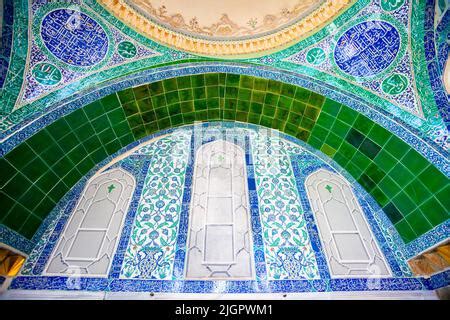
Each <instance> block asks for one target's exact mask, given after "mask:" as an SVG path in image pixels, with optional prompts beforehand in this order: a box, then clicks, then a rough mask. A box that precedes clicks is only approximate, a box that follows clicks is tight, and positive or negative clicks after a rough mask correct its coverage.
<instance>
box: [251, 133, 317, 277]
mask: <svg viewBox="0 0 450 320" xmlns="http://www.w3.org/2000/svg"><path fill="white" fill-rule="evenodd" d="M251 137H252V140H251V143H252V153H253V161H254V168H255V182H256V186H257V192H258V199H259V205H260V208H259V212H260V216H261V225H262V234H263V240H264V246H265V257H266V263H267V267H268V277H269V279H314V278H318V277H319V270H318V267H317V263H316V259H315V255H314V250H313V249H312V246H311V242H310V238H309V236H308V231H307V228H306V219H305V217H304V215H303V209H302V207H301V204H300V199H299V195H298V194H297V192H296V188H295V177H294V174H293V171H292V167H291V164H290V159H289V154H288V153H287V150H286V148H285V143H283V142H282V141H280V139H279V138H277V137H276V135H275V136H271V135H270V134H265V133H264V131H260V132H259V133H258V134H254V133H253V134H251Z"/></svg>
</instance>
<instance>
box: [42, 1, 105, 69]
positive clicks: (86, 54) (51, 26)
mask: <svg viewBox="0 0 450 320" xmlns="http://www.w3.org/2000/svg"><path fill="white" fill-rule="evenodd" d="M40 34H41V38H42V41H43V44H44V45H45V47H46V48H47V49H48V50H49V51H50V52H51V53H52V54H53V55H54V56H55V57H56V58H58V59H59V60H61V61H63V62H65V63H67V64H69V65H71V66H76V67H91V66H94V65H96V64H98V63H99V62H100V61H102V60H103V59H104V58H105V56H106V54H107V53H108V46H109V41H108V35H107V34H106V31H105V30H104V29H103V27H102V26H100V24H99V23H98V22H97V21H95V20H94V19H92V18H91V17H90V16H88V15H87V14H85V13H83V12H80V11H76V10H70V9H65V8H60V9H56V10H53V11H51V12H49V13H47V15H45V17H44V18H43V19H42V23H41V28H40Z"/></svg>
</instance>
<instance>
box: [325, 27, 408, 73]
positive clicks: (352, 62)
mask: <svg viewBox="0 0 450 320" xmlns="http://www.w3.org/2000/svg"><path fill="white" fill-rule="evenodd" d="M400 46H401V37H400V33H399V31H398V30H397V29H396V28H395V27H394V26H393V25H392V24H390V23H389V22H386V21H376V20H373V21H364V22H361V23H359V24H357V25H354V26H352V27H351V28H349V29H348V30H347V31H345V32H344V33H343V34H342V35H341V36H340V38H339V39H338V40H337V43H336V47H335V50H334V60H335V62H336V65H337V66H338V68H339V69H341V71H343V72H344V73H346V74H349V75H351V76H354V77H370V76H374V75H377V74H379V73H380V72H382V71H383V70H385V69H386V68H388V67H389V66H390V65H391V64H392V62H393V61H394V60H395V58H396V56H397V54H398V52H399V50H400Z"/></svg>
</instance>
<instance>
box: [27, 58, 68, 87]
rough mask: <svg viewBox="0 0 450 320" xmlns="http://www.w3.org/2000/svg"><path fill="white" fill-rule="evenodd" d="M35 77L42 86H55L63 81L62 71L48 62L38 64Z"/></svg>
mask: <svg viewBox="0 0 450 320" xmlns="http://www.w3.org/2000/svg"><path fill="white" fill-rule="evenodd" d="M32 73H33V77H34V79H35V80H36V81H37V82H39V83H40V84H43V85H46V86H53V85H55V84H58V83H59V82H60V81H61V78H62V75H61V71H59V69H58V68H57V67H55V66H54V65H52V64H50V63H46V62H41V63H38V64H37V65H35V66H34V68H33V71H32Z"/></svg>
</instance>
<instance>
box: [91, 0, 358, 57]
mask: <svg viewBox="0 0 450 320" xmlns="http://www.w3.org/2000/svg"><path fill="white" fill-rule="evenodd" d="M98 1H99V3H101V4H102V5H103V6H104V7H105V8H106V9H107V10H109V11H110V12H111V13H113V14H114V15H115V16H117V17H118V18H119V19H121V20H122V21H124V22H125V23H127V24H128V25H130V26H132V27H133V28H135V29H136V30H137V31H139V32H141V33H142V34H144V35H146V36H148V37H149V38H151V39H153V40H155V41H158V42H160V43H162V44H164V45H168V46H171V47H174V48H176V49H180V50H183V51H188V52H192V53H196V54H200V55H206V56H222V57H236V56H257V55H260V54H263V53H264V54H267V52H270V51H275V50H280V49H282V48H284V47H286V46H288V45H290V44H293V43H295V42H297V41H298V40H300V39H301V38H303V37H305V36H307V35H310V34H311V33H312V32H314V31H315V30H317V29H318V28H320V27H322V26H324V25H325V24H326V23H328V22H330V21H332V20H333V19H334V18H335V17H336V16H337V15H339V14H340V13H341V12H342V11H343V10H345V9H347V8H348V7H350V5H351V4H352V3H353V1H351V0H334V1H331V0H321V1H320V0H307V1H299V0H290V1H289V0H288V1H285V2H283V3H282V4H279V3H275V2H271V1H262V2H260V3H258V6H256V7H255V4H254V3H253V2H249V1H247V2H246V1H244V2H243V5H244V6H245V5H247V6H253V7H252V8H250V7H249V8H250V9H249V10H247V11H246V10H242V13H241V12H239V14H234V13H235V12H234V11H233V10H235V8H233V5H232V2H233V1H231V2H230V3H227V4H222V3H221V4H217V3H211V2H207V1H202V0H197V1H194V2H193V4H190V6H189V7H186V5H183V4H180V3H179V2H178V3H172V1H171V0H165V1H164V3H163V1H162V0H161V1H158V0H154V1H152V0H98ZM202 2H204V3H203V4H204V5H205V6H206V5H207V6H208V8H207V9H210V10H205V7H201V10H197V11H195V10H196V8H197V6H195V5H194V3H195V4H196V5H200V4H201V3H202ZM286 3H289V5H286ZM169 5H173V6H169ZM221 5H223V6H229V10H228V11H229V12H223V11H220V10H222V9H223V8H222V7H220V6H221ZM211 6H216V7H215V8H209V7H211ZM184 7H186V8H184ZM272 7H273V8H272ZM213 9H216V11H214V10H213ZM269 9H271V10H272V11H267V12H266V11H264V10H269ZM224 10H225V9H224ZM185 11H186V12H185ZM205 13H206V14H205ZM214 19H216V20H214ZM241 20H242V21H241Z"/></svg>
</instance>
